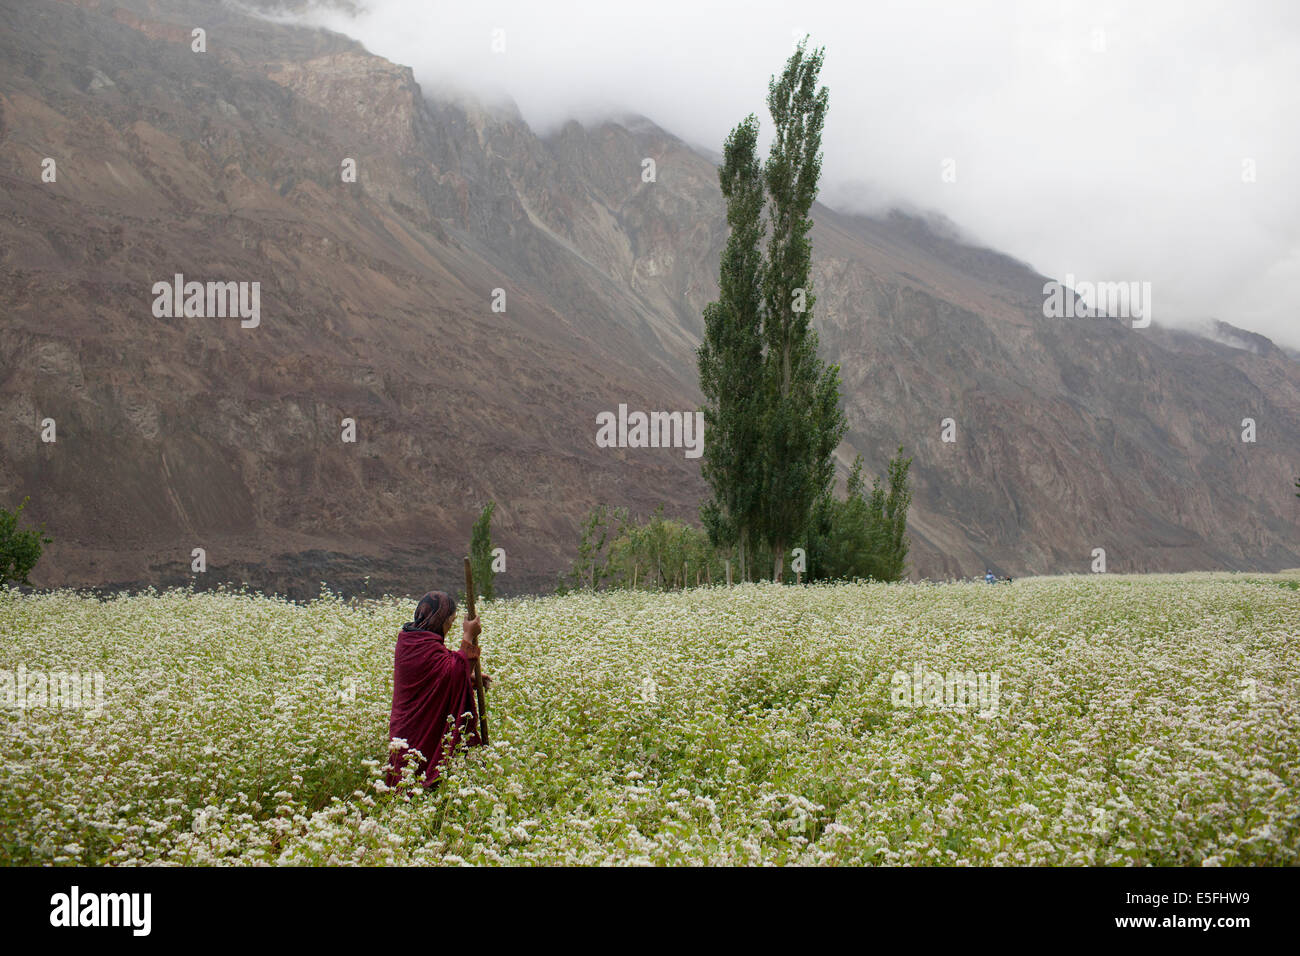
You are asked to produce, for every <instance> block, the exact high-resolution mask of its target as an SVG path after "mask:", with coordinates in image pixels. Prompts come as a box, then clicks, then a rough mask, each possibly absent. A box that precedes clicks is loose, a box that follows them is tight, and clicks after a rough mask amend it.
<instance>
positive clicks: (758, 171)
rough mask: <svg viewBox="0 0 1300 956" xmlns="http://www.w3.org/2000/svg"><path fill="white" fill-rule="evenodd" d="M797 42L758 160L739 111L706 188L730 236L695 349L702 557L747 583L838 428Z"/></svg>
mask: <svg viewBox="0 0 1300 956" xmlns="http://www.w3.org/2000/svg"><path fill="white" fill-rule="evenodd" d="M806 44H807V39H806V38H805V39H804V41H803V42H801V43H800V44H799V46H798V48H797V49H796V50H795V52H794V54H793V55H792V56H791V57H790V59H789V61H788V62H787V63H786V67H785V72H784V73H782V75H781V76H780V78H779V79H778V78H776V77H773V78H772V80H771V82H770V83H769V84H768V94H767V105H768V109H769V111H770V112H771V114H772V122H773V124H774V127H775V129H774V133H775V136H774V139H773V141H772V146H771V150H770V152H769V154H768V158H767V161H766V162H765V163H764V162H761V161H760V160H759V159H758V155H757V146H758V128H759V127H758V120H757V119H756V118H755V117H754V115H753V114H752V113H751V114H750V115H749V116H747V117H746V118H745V119H744V120H743V121H742V122H741V123H740V125H739V126H737V127H736V128H735V129H734V130H732V131H731V134H730V135H729V136H728V137H727V141H726V144H725V147H724V150H723V162H722V167H721V169H720V170H719V173H718V177H719V181H720V183H721V186H722V195H723V197H724V198H725V199H726V203H727V223H728V225H729V226H730V228H731V234H730V236H729V238H728V240H727V244H726V246H725V248H724V249H723V252H722V258H721V274H720V279H719V297H718V301H716V302H712V303H710V304H709V305H708V307H707V308H705V310H704V340H703V343H702V344H701V345H700V348H699V350H698V360H699V374H700V388H701V390H702V391H703V393H704V397H705V406H704V421H705V430H704V456H703V473H704V478H705V480H706V481H707V482H708V483H709V486H710V488H711V489H712V497H711V498H710V500H708V501H707V502H706V503H705V504H704V505H703V507H702V508H701V518H702V519H703V522H704V526H705V529H706V530H707V531H708V534H709V538H710V540H711V541H712V542H713V544H714V545H715V546H717V547H721V548H733V547H734V548H736V549H737V552H738V554H737V556H738V558H739V564H740V567H741V569H742V574H743V575H744V576H745V577H746V579H747V578H748V573H749V567H750V563H751V560H753V558H756V557H757V555H758V553H759V550H760V549H761V548H764V547H766V548H768V549H770V553H771V555H772V569H773V570H772V577H773V580H776V581H780V580H782V576H783V570H784V568H783V564H784V558H785V554H786V552H787V551H788V550H789V549H790V548H791V547H793V546H795V545H796V544H798V542H799V540H800V536H801V535H803V534H804V533H805V532H806V531H807V530H808V526H809V523H810V520H811V519H812V516H813V512H814V509H815V508H816V506H817V503H818V502H819V501H821V500H823V499H824V498H825V497H826V495H827V494H828V492H829V489H830V487H831V483H832V482H833V480H834V477H835V465H834V459H833V457H832V456H833V454H834V451H835V447H836V446H837V445H838V444H839V442H840V439H841V438H842V437H843V436H844V432H845V429H846V428H847V423H846V421H845V418H844V413H843V411H842V410H841V409H840V405H839V397H840V378H839V367H838V366H834V365H827V364H826V363H825V362H823V361H822V360H821V359H820V358H819V357H818V355H817V332H816V330H815V329H814V328H813V326H812V317H813V306H814V304H815V302H816V297H815V296H814V295H813V292H812V281H811V275H810V267H811V264H812V243H811V241H810V240H809V232H810V230H811V229H812V219H811V218H810V217H809V212H810V211H811V209H812V204H813V200H814V199H815V198H816V196H817V183H818V179H819V178H820V176H821V164H822V154H821V138H822V125H823V123H824V122H825V119H826V108H827V102H828V97H829V94H828V91H827V89H826V87H824V86H822V87H819V86H818V78H819V76H820V73H821V67H822V57H823V54H824V51H823V50H822V49H817V50H813V51H809V50H807V48H806ZM765 238H766V255H765V254H764V248H763V246H764V239H765ZM751 556H753V557H751Z"/></svg>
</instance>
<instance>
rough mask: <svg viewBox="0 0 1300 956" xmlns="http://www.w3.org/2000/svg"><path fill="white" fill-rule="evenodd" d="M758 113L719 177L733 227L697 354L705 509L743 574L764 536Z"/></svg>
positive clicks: (729, 148)
mask: <svg viewBox="0 0 1300 956" xmlns="http://www.w3.org/2000/svg"><path fill="white" fill-rule="evenodd" d="M757 145H758V120H757V119H756V118H755V117H754V115H753V114H752V113H751V114H750V115H749V116H747V117H745V119H744V120H743V121H742V122H741V123H740V125H739V126H737V127H736V128H735V129H734V130H732V131H731V135H729V136H728V137H727V142H726V145H725V147H724V149H723V162H722V167H721V168H720V169H719V170H718V180H719V183H720V184H721V186H722V195H723V196H724V197H725V199H726V201H727V224H728V225H729V226H730V227H731V235H730V236H729V237H728V239H727V245H726V247H725V248H724V249H723V251H722V261H721V274H720V277H719V281H718V293H719V295H718V301H716V302H711V303H709V305H708V306H707V307H706V308H705V310H704V341H703V342H702V343H701V345H700V347H699V349H698V351H697V353H696V354H697V357H698V361H699V372H700V390H701V391H702V392H703V393H704V399H705V405H704V425H705V428H704V458H703V467H702V471H703V474H704V478H705V480H706V481H707V482H708V483H709V486H710V488H711V489H712V491H713V496H712V497H711V498H710V499H709V500H708V501H706V502H705V503H704V505H703V506H702V507H701V509H700V514H701V517H702V519H703V521H704V526H705V528H706V529H707V530H708V532H709V540H710V542H711V543H712V544H713V545H714V546H715V547H723V548H730V547H732V546H736V547H737V548H738V551H739V554H738V558H739V563H740V568H741V575H742V576H743V577H744V579H745V580H748V579H749V555H750V549H751V547H753V546H755V545H756V544H757V542H758V538H759V534H760V532H761V529H760V527H759V521H760V517H761V515H760V508H761V504H762V491H763V489H762V485H761V480H762V454H763V448H762V427H763V419H764V415H765V408H764V397H765V396H764V387H763V382H764V372H763V334H762V327H763V315H762V312H763V252H762V238H763V222H762V214H763V206H764V203H765V196H764V191H763V190H764V185H763V169H762V165H761V164H760V163H759V160H758V155H757Z"/></svg>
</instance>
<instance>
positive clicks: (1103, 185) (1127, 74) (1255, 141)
mask: <svg viewBox="0 0 1300 956" xmlns="http://www.w3.org/2000/svg"><path fill="white" fill-rule="evenodd" d="M270 5H271V6H279V5H278V4H276V3H274V2H271V3H270ZM296 6H297V8H298V10H299V14H298V15H299V17H300V19H301V20H302V21H303V22H308V23H314V24H319V25H324V26H328V27H329V28H331V29H334V30H337V31H340V32H343V33H346V34H348V35H349V36H352V37H355V38H357V39H358V40H360V41H361V42H363V43H364V44H365V45H366V47H367V48H368V49H370V50H371V51H373V52H375V53H377V54H379V55H382V56H386V57H388V58H389V59H391V60H393V61H395V62H398V63H404V64H407V65H409V66H411V67H412V68H413V69H414V72H415V78H416V79H417V80H418V81H420V82H421V83H422V84H423V85H424V86H425V88H426V89H438V90H441V89H449V88H451V87H453V86H454V87H457V88H461V89H464V90H466V91H468V92H469V93H471V94H474V95H476V96H478V97H479V98H480V99H485V100H493V101H496V100H513V101H514V102H517V103H518V104H519V108H520V112H521V115H522V116H523V117H524V119H526V120H527V121H528V122H529V123H530V125H531V126H532V128H533V129H534V130H537V131H539V132H541V133H543V134H546V133H549V132H551V131H553V130H554V129H556V128H559V127H560V126H562V125H564V123H566V122H568V121H569V120H571V119H575V118H576V119H578V120H579V121H581V122H583V123H584V124H587V125H591V124H593V123H598V122H599V121H601V120H605V119H613V120H615V121H617V120H618V119H619V117H620V116H621V115H622V114H625V113H628V112H632V113H640V114H643V115H645V116H648V117H650V118H651V119H653V120H654V121H655V122H656V123H658V124H659V125H660V126H662V127H663V128H665V129H668V130H671V131H672V132H673V133H674V134H675V135H677V136H679V137H681V138H682V139H683V140H684V141H686V142H688V143H690V144H692V145H695V146H703V147H705V148H711V149H716V148H719V147H720V144H721V143H722V141H723V138H724V136H725V135H726V133H727V132H728V130H730V129H731V128H732V127H733V126H734V125H735V124H736V123H737V122H739V120H740V119H741V118H742V117H743V116H745V115H746V114H747V113H750V112H756V113H758V114H759V116H760V119H761V120H762V121H763V123H764V128H763V132H764V136H765V137H766V135H768V134H770V132H771V130H770V124H768V122H767V120H768V117H767V116H766V115H765V111H764V109H763V102H762V96H763V93H764V92H765V91H766V84H767V80H768V77H769V76H770V75H771V74H772V73H773V72H775V71H776V70H777V69H778V68H779V66H780V65H781V64H782V63H783V62H784V60H785V58H786V57H787V56H788V55H789V53H790V48H791V45H792V43H793V42H795V41H796V39H797V38H798V37H801V36H803V35H804V34H805V33H808V34H810V35H811V38H812V42H813V43H814V45H825V46H826V50H827V59H826V66H825V69H824V72H823V79H824V80H825V82H826V84H827V86H828V87H829V88H830V91H831V108H830V112H829V114H828V117H827V124H826V130H825V149H826V158H825V164H824V174H823V180H822V186H823V191H822V196H823V199H824V200H825V201H826V202H827V203H828V204H829V205H831V206H832V207H834V208H837V209H841V210H844V211H849V212H859V213H865V214H870V215H878V214H881V213H884V212H888V210H889V209H890V208H893V207H899V208H905V209H910V210H917V211H924V212H931V211H936V212H940V213H942V214H943V215H945V216H947V217H948V218H949V219H951V220H952V221H954V222H956V223H959V224H961V226H962V228H963V229H964V230H965V231H966V232H967V233H968V234H969V235H970V236H972V237H973V238H974V239H975V240H976V241H978V242H979V243H980V244H984V245H989V246H992V247H993V248H998V249H1002V250H1004V251H1006V252H1008V253H1010V254H1012V255H1014V256H1016V257H1017V258H1019V259H1021V260H1023V261H1025V262H1028V263H1029V264H1031V265H1032V266H1033V267H1034V268H1035V269H1036V270H1038V271H1040V272H1042V273H1043V274H1045V275H1047V276H1050V277H1052V278H1055V279H1061V280H1064V279H1065V277H1066V276H1067V275H1074V276H1077V277H1080V278H1086V279H1090V280H1093V281H1121V280H1122V281H1133V280H1140V281H1148V282H1151V283H1152V286H1153V288H1154V299H1155V304H1156V305H1155V307H1156V310H1157V311H1156V315H1157V317H1158V318H1159V319H1160V320H1161V321H1162V322H1164V323H1166V324H1173V325H1179V326H1183V327H1194V326H1197V325H1199V324H1200V323H1202V322H1204V321H1206V320H1209V319H1222V320H1224V321H1228V322H1231V323H1232V324H1234V325H1236V326H1238V327H1241V328H1246V329H1249V330H1251V331H1254V332H1259V333H1261V334H1263V335H1267V336H1269V337H1270V338H1273V339H1274V340H1276V341H1279V342H1281V343H1283V344H1286V345H1290V346H1291V347H1300V321H1297V313H1296V308H1295V302H1296V299H1297V296H1298V295H1300V180H1297V179H1296V178H1295V177H1293V176H1291V175H1290V173H1289V170H1292V169H1295V168H1297V166H1300V134H1298V133H1297V132H1296V128H1295V124H1288V123H1285V122H1279V120H1278V118H1279V117H1283V116H1294V115H1297V114H1300V8H1297V7H1296V6H1295V5H1294V4H1291V3H1288V2H1285V0H1245V2H1243V3H1240V4H1234V5H1232V6H1230V7H1225V6H1224V5H1222V4H1220V3H1218V2H1217V0H1191V2H1181V0H1150V2H1146V3H1142V4H1123V5H1114V4H1097V3H1096V2H1093V0H1061V2H1056V3H1051V4H1022V3H1006V2H1004V0H971V2H968V3H963V4H960V5H953V4H950V3H946V2H944V0H916V2H909V3H906V4H880V3H863V4H844V3H842V2H838V0H807V2H802V3H799V4H791V3H789V2H783V0H760V2H758V3H753V4H749V5H748V6H747V7H746V10H745V12H744V13H743V14H738V13H737V11H736V8H735V5H734V4H726V3H710V2H703V3H701V2H695V0H690V2H685V0H664V2H661V3H656V4H654V5H653V6H651V7H636V6H631V7H628V6H625V5H611V4H607V3H604V2H602V0H570V2H568V3H566V4H565V5H564V11H563V15H557V12H556V11H553V10H551V9H550V8H548V7H546V6H545V5H538V4H534V3H531V2H529V0H501V2H498V3H494V4H492V6H491V7H488V8H483V7H478V6H475V5H462V6H455V5H452V6H447V5H443V4H431V3H427V2H426V0H366V2H364V3H360V4H357V5H356V9H352V10H344V9H340V8H339V7H338V6H337V5H326V4H312V3H301V4H297V5H296ZM766 141H767V140H766V138H765V139H764V140H763V142H764V143H766Z"/></svg>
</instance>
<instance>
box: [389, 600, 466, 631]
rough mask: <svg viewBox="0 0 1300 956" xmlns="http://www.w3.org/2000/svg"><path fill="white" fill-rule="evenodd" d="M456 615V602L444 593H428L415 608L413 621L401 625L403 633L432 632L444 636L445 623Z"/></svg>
mask: <svg viewBox="0 0 1300 956" xmlns="http://www.w3.org/2000/svg"><path fill="white" fill-rule="evenodd" d="M455 613H456V601H455V600H454V599H453V598H452V596H451V595H450V594H448V593H447V592H446V591H430V592H429V593H428V594H426V595H425V596H424V597H422V598H420V603H419V604H417V605H416V606H415V620H413V621H408V622H407V623H406V624H404V625H402V630H404V631H433V633H435V634H442V635H443V636H444V637H445V636H446V634H445V631H446V628H447V622H448V621H450V620H451V618H452V615H453V614H455Z"/></svg>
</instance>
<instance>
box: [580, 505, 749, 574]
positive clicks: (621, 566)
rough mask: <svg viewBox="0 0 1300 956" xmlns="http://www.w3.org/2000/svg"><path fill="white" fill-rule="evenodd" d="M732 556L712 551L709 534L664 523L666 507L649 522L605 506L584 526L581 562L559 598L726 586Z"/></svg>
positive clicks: (669, 520)
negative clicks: (590, 593)
mask: <svg viewBox="0 0 1300 956" xmlns="http://www.w3.org/2000/svg"><path fill="white" fill-rule="evenodd" d="M728 560H731V561H733V565H734V554H733V552H731V551H728V550H719V549H717V548H715V547H714V546H713V543H712V541H711V540H710V538H709V534H708V533H707V532H706V531H704V530H702V529H700V528H695V527H692V526H691V525H688V524H686V523H684V522H681V521H675V520H673V519H671V518H665V517H664V509H663V505H660V506H659V507H658V508H656V509H655V511H654V513H653V514H652V515H650V517H649V518H647V519H646V520H645V521H636V520H634V519H632V518H630V517H629V516H628V513H627V511H626V509H623V508H609V507H608V506H606V505H601V506H599V507H598V508H594V509H593V510H592V511H591V513H590V514H589V515H588V516H587V519H586V521H585V522H583V529H582V539H581V541H580V542H579V544H578V558H577V560H575V561H574V563H573V567H572V568H571V569H570V571H569V573H568V575H567V576H566V577H564V578H563V579H562V580H561V582H560V588H559V593H561V594H567V593H569V592H570V591H576V590H587V591H597V590H602V589H605V588H623V589H631V588H636V589H637V590H639V591H641V590H665V591H667V590H678V589H681V588H686V587H695V586H696V585H697V584H711V583H714V582H715V581H716V582H717V583H722V582H725V581H726V563H725V562H726V561H728Z"/></svg>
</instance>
